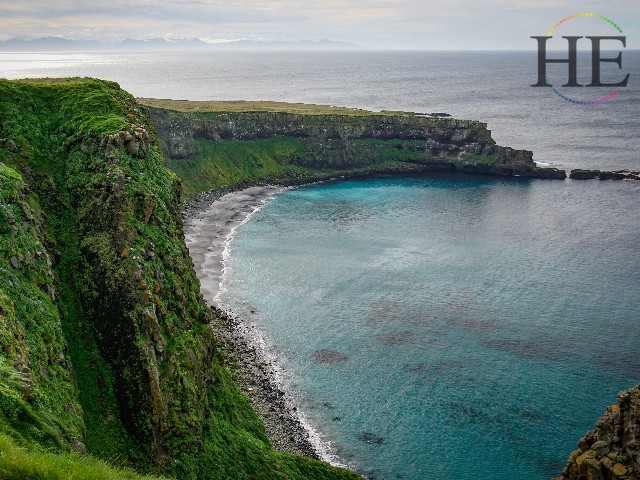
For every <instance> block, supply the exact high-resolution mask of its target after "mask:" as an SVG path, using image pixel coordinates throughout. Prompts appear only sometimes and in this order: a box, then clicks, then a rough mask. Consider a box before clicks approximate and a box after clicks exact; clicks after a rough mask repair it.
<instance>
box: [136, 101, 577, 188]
mask: <svg viewBox="0 0 640 480" xmlns="http://www.w3.org/2000/svg"><path fill="white" fill-rule="evenodd" d="M139 101H140V102H142V103H143V104H145V105H147V106H148V107H149V111H150V114H151V120H152V122H153V124H154V126H155V127H156V129H157V132H158V136H159V138H160V145H161V147H162V150H163V153H164V155H165V158H166V160H167V162H168V163H167V166H169V168H171V169H172V170H173V171H175V172H176V173H177V174H178V175H179V176H180V178H182V179H183V182H184V188H185V194H186V196H191V195H193V194H196V193H199V192H202V191H204V190H207V189H210V188H214V187H220V186H222V185H238V186H246V185H247V184H246V183H242V182H243V181H246V180H250V181H252V182H254V183H255V182H256V181H258V180H261V179H262V180H263V181H272V182H275V183H291V182H292V181H293V182H294V183H295V182H296V181H303V180H304V179H307V180H309V179H314V178H316V177H317V176H318V175H319V174H320V175H322V174H325V175H350V174H359V173H362V174H366V173H375V172H390V173H393V172H405V171H414V172H416V171H429V170H446V171H460V172H470V173H485V174H494V175H506V176H514V175H517V176H525V177H537V178H566V173H565V172H564V171H562V170H557V169H554V168H540V167H538V166H536V164H535V162H534V161H533V154H532V153H531V152H530V151H527V150H515V149H513V148H510V147H503V146H500V145H496V143H495V141H494V140H493V139H492V138H491V132H490V131H489V130H488V129H487V125H486V124H484V123H481V122H476V121H472V120H458V119H454V118H433V117H426V116H422V115H416V114H413V113H406V112H368V111H364V110H355V109H345V108H338V107H325V106H318V105H304V104H289V105H287V104H279V103H270V102H189V101H173V100H156V99H139Z"/></svg>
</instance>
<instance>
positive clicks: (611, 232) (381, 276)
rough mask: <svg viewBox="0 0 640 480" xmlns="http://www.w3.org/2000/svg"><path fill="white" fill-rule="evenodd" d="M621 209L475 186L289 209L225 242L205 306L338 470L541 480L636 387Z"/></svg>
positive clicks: (638, 367)
mask: <svg viewBox="0 0 640 480" xmlns="http://www.w3.org/2000/svg"><path fill="white" fill-rule="evenodd" d="M639 195H640V183H636V184H630V183H628V182H625V183H613V182H597V181H592V182H579V181H571V180H567V181H542V180H518V179H511V180H505V179H500V178H490V177H448V178H429V177H401V178H387V179H374V180H363V181H347V182H339V183H330V184H323V185H316V186H310V187H304V188H299V189H294V190H289V191H287V192H285V193H283V194H279V195H277V196H276V197H275V198H274V199H273V200H271V201H270V202H269V203H267V204H266V205H265V206H264V207H263V208H262V209H261V210H260V211H259V212H257V213H255V214H254V216H253V217H252V219H251V221H250V222H248V223H246V224H244V225H243V226H241V227H240V228H238V230H237V234H236V237H235V238H234V239H233V241H232V243H231V255H230V258H229V259H228V261H227V274H226V275H227V276H226V285H225V287H226V289H227V291H226V292H224V293H223V295H222V301H223V303H224V304H226V305H227V306H229V307H231V308H232V309H233V310H234V311H235V312H236V313H238V314H240V315H241V316H242V317H244V318H247V319H249V321H250V322H251V323H252V324H254V325H255V326H256V329H257V331H258V332H260V336H261V337H262V338H263V340H264V342H265V343H266V345H267V346H268V348H269V350H270V351H271V352H272V353H273V355H274V357H275V358H276V360H277V361H278V363H279V364H280V365H282V367H283V370H284V371H283V374H282V375H283V378H282V380H283V382H284V384H285V385H286V386H287V388H288V389H289V390H290V391H292V392H293V393H294V396H295V398H296V401H297V402H298V403H299V405H300V407H301V410H302V411H303V412H304V413H305V415H306V417H307V420H308V421H309V423H310V424H311V425H313V426H315V427H316V428H317V429H318V430H319V432H320V437H321V439H322V440H323V441H324V442H325V443H330V448H329V453H330V454H333V455H336V456H337V457H338V460H340V461H342V462H343V463H346V464H348V465H350V466H352V467H355V468H356V469H358V471H360V472H364V473H365V474H368V475H371V476H372V478H380V479H396V478H403V479H431V480H475V479H479V478H481V479H486V480H514V479H527V480H548V479H549V478H551V477H552V476H553V475H554V474H555V475H557V474H559V473H560V471H561V470H562V466H563V463H564V462H565V461H566V458H567V456H568V454H569V453H570V452H571V451H572V450H574V449H575V448H576V443H577V440H578V439H579V438H580V437H581V436H582V435H583V434H584V433H586V431H587V430H589V429H591V428H593V425H594V423H595V421H596V420H597V418H598V417H599V416H601V415H602V414H603V413H604V408H605V406H606V405H609V404H611V403H615V398H616V394H617V393H618V391H619V390H621V389H625V388H629V387H631V386H634V385H635V384H637V383H638V381H639V380H640V354H639V352H640V323H639V320H640V306H639V305H638V298H640V269H639V267H640V243H639V242H638V238H640V211H639V209H638V204H639V202H638V198H639ZM251 312H255V313H251Z"/></svg>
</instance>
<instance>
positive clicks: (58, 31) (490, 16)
mask: <svg viewBox="0 0 640 480" xmlns="http://www.w3.org/2000/svg"><path fill="white" fill-rule="evenodd" d="M636 1H637V0H610V1H609V2H607V4H606V5H603V4H602V2H596V1H569V0H487V1H482V2H478V1H472V0H358V1H355V0H308V1H300V0H236V1H234V2H228V1H221V0H132V1H125V0H111V1H110V2H108V3H107V2H105V1H104V0H83V1H75V0H57V1H56V2H55V4H54V3H53V2H50V1H48V0H47V1H45V0H30V1H29V2H16V1H7V0H0V18H2V22H3V29H2V30H3V31H2V34H3V35H5V36H9V37H22V38H25V37H26V38H28V37H35V36H38V37H41V36H47V35H61V36H65V37H70V38H82V39H97V40H103V39H124V38H127V37H130V38H150V37H169V36H176V37H199V38H207V39H217V40H219V41H230V40H233V39H241V38H264V39H269V40H277V39H300V40H303V39H308V40H319V39H322V38H330V39H333V40H343V41H349V42H354V43H357V44H360V45H364V46H368V47H370V48H452V49H457V48H461V49H465V48H467V49H468V48H530V47H531V46H532V44H531V43H530V39H529V36H530V35H536V34H541V32H542V33H544V32H545V31H546V29H548V28H549V27H550V26H551V25H553V23H554V22H555V21H557V20H558V19H560V18H562V17H563V16H566V15H570V14H572V13H576V12H578V11H595V12H598V13H601V14H603V15H606V16H609V17H611V18H613V19H614V20H616V19H619V20H618V21H619V22H621V23H624V24H625V26H626V27H628V29H627V30H625V32H626V33H627V32H628V33H627V34H628V35H629V47H632V46H634V45H638V42H637V41H636V40H634V34H635V36H640V32H638V29H637V27H635V25H640V11H639V10H640V9H638V8H637V6H636V5H637V4H636ZM632 26H633V27H632Z"/></svg>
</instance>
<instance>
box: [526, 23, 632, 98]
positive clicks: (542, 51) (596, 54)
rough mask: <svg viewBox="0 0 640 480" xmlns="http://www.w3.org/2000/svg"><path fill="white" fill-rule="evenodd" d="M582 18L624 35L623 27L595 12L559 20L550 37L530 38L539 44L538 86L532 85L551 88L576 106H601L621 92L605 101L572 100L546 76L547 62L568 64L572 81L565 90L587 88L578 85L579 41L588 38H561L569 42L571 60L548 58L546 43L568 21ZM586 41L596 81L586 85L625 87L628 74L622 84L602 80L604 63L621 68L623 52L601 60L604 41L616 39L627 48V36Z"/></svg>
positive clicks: (570, 80) (593, 37)
mask: <svg viewBox="0 0 640 480" xmlns="http://www.w3.org/2000/svg"><path fill="white" fill-rule="evenodd" d="M580 17H593V18H598V19H600V20H602V21H604V22H606V23H608V24H610V25H611V26H612V27H613V28H615V30H616V31H617V32H618V33H623V32H622V28H620V26H619V25H618V24H617V23H616V22H614V21H613V20H611V19H610V18H607V17H605V16H603V15H599V14H597V13H592V12H580V13H576V14H573V15H570V16H568V17H565V18H563V19H562V20H560V21H559V22H558V23H556V24H555V25H554V26H553V27H551V29H550V30H549V31H548V32H547V35H546V36H544V37H536V36H533V37H531V38H534V39H536V40H537V41H538V83H536V84H535V85H532V86H533V87H551V89H552V90H553V92H554V93H555V94H556V95H558V96H559V97H560V98H562V99H563V100H565V101H567V102H570V103H573V104H575V105H598V104H601V103H604V102H606V101H608V100H611V99H613V98H614V97H616V95H618V93H619V90H614V91H612V92H611V93H609V94H608V95H606V96H604V97H602V98H598V99H596V100H588V101H583V100H576V99H573V98H570V97H568V96H566V95H564V94H562V93H561V92H560V91H559V90H558V89H557V88H556V87H555V86H554V85H553V83H552V82H551V81H550V80H549V78H548V77H547V75H546V65H547V64H548V63H567V64H569V81H568V83H567V84H565V85H563V86H564V87H582V86H584V85H580V84H578V82H577V43H578V40H579V39H581V38H585V37H576V36H563V37H562V38H564V39H566V40H567V41H568V42H569V58H568V59H548V58H547V57H546V44H547V41H548V40H549V39H550V38H552V37H553V33H554V32H555V31H556V30H557V29H558V28H559V27H560V26H561V25H563V24H565V23H566V22H568V21H570V20H573V19H576V18H580ZM586 38H588V39H590V40H591V43H592V66H593V72H592V75H593V79H592V82H591V83H590V84H589V85H586V86H588V87H607V86H608V87H626V86H627V83H628V81H629V74H627V75H626V77H625V78H624V80H622V81H621V82H617V83H603V82H602V81H601V80H600V73H601V71H600V66H601V64H602V63H605V62H609V63H615V64H616V65H618V67H619V68H622V53H619V54H618V56H617V57H616V58H602V57H601V49H600V46H601V41H602V40H616V41H619V42H621V43H622V45H623V46H624V47H626V37H624V36H587V37H586Z"/></svg>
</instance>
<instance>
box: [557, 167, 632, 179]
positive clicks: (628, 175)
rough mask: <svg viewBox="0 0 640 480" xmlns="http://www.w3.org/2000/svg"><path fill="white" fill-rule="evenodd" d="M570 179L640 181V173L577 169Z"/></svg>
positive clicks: (573, 171) (572, 172)
mask: <svg viewBox="0 0 640 480" xmlns="http://www.w3.org/2000/svg"><path fill="white" fill-rule="evenodd" d="M569 178H573V179H574V180H591V179H593V178H599V179H600V180H640V172H630V171H628V170H617V171H613V172H609V171H606V170H582V169H580V168H576V169H574V170H571V174H570V175H569Z"/></svg>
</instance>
